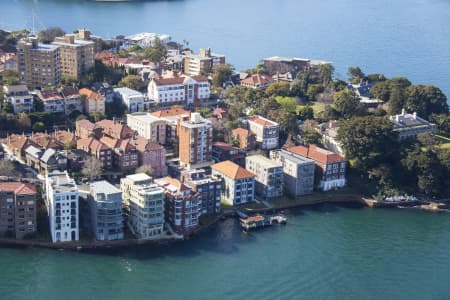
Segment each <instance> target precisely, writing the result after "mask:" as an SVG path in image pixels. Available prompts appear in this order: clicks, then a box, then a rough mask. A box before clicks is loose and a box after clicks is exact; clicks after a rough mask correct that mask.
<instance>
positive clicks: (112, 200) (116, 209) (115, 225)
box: [89, 180, 123, 241]
mask: <svg viewBox="0 0 450 300" xmlns="http://www.w3.org/2000/svg"><path fill="white" fill-rule="evenodd" d="M89 210H90V212H91V226H92V228H91V229H92V232H93V234H94V235H95V238H96V239H97V240H99V241H112V240H121V239H123V216H122V213H123V212H122V192H121V191H120V190H119V189H118V188H116V187H115V186H114V185H112V184H111V183H109V182H108V181H105V180H102V181H96V182H93V183H91V185H90V196H89Z"/></svg>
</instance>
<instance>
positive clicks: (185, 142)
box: [178, 113, 213, 169]
mask: <svg viewBox="0 0 450 300" xmlns="http://www.w3.org/2000/svg"><path fill="white" fill-rule="evenodd" d="M212 130H213V129H212V125H211V122H210V121H208V120H206V119H204V118H202V117H201V116H200V114H199V113H191V116H190V117H189V118H188V117H186V118H184V119H180V120H178V140H179V146H178V148H179V157H180V163H181V165H182V166H184V167H186V168H187V169H196V168H202V167H205V166H209V165H211V162H212V156H211V153H212Z"/></svg>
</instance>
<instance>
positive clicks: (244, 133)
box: [233, 127, 255, 137]
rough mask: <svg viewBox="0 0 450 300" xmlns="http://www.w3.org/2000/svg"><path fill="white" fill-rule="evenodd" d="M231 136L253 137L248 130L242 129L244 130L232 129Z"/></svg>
mask: <svg viewBox="0 0 450 300" xmlns="http://www.w3.org/2000/svg"><path fill="white" fill-rule="evenodd" d="M233 134H234V135H240V136H245V137H247V136H251V135H255V134H254V133H253V132H251V131H250V130H248V129H244V128H240V127H239V128H236V129H233Z"/></svg>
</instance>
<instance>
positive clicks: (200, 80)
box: [191, 75, 208, 82]
mask: <svg viewBox="0 0 450 300" xmlns="http://www.w3.org/2000/svg"><path fill="white" fill-rule="evenodd" d="M191 78H192V79H194V80H195V81H197V82H206V81H208V78H207V77H206V76H202V75H196V76H191Z"/></svg>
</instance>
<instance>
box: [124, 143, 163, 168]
mask: <svg viewBox="0 0 450 300" xmlns="http://www.w3.org/2000/svg"><path fill="white" fill-rule="evenodd" d="M129 142H130V144H132V145H133V146H134V147H135V148H136V150H137V152H138V166H150V167H151V168H152V170H153V173H152V175H153V176H156V177H162V176H166V175H167V165H166V149H165V148H164V147H163V146H161V145H160V144H157V143H154V142H152V141H150V140H148V139H146V138H143V137H140V136H135V137H133V138H131V139H130V140H129Z"/></svg>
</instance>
